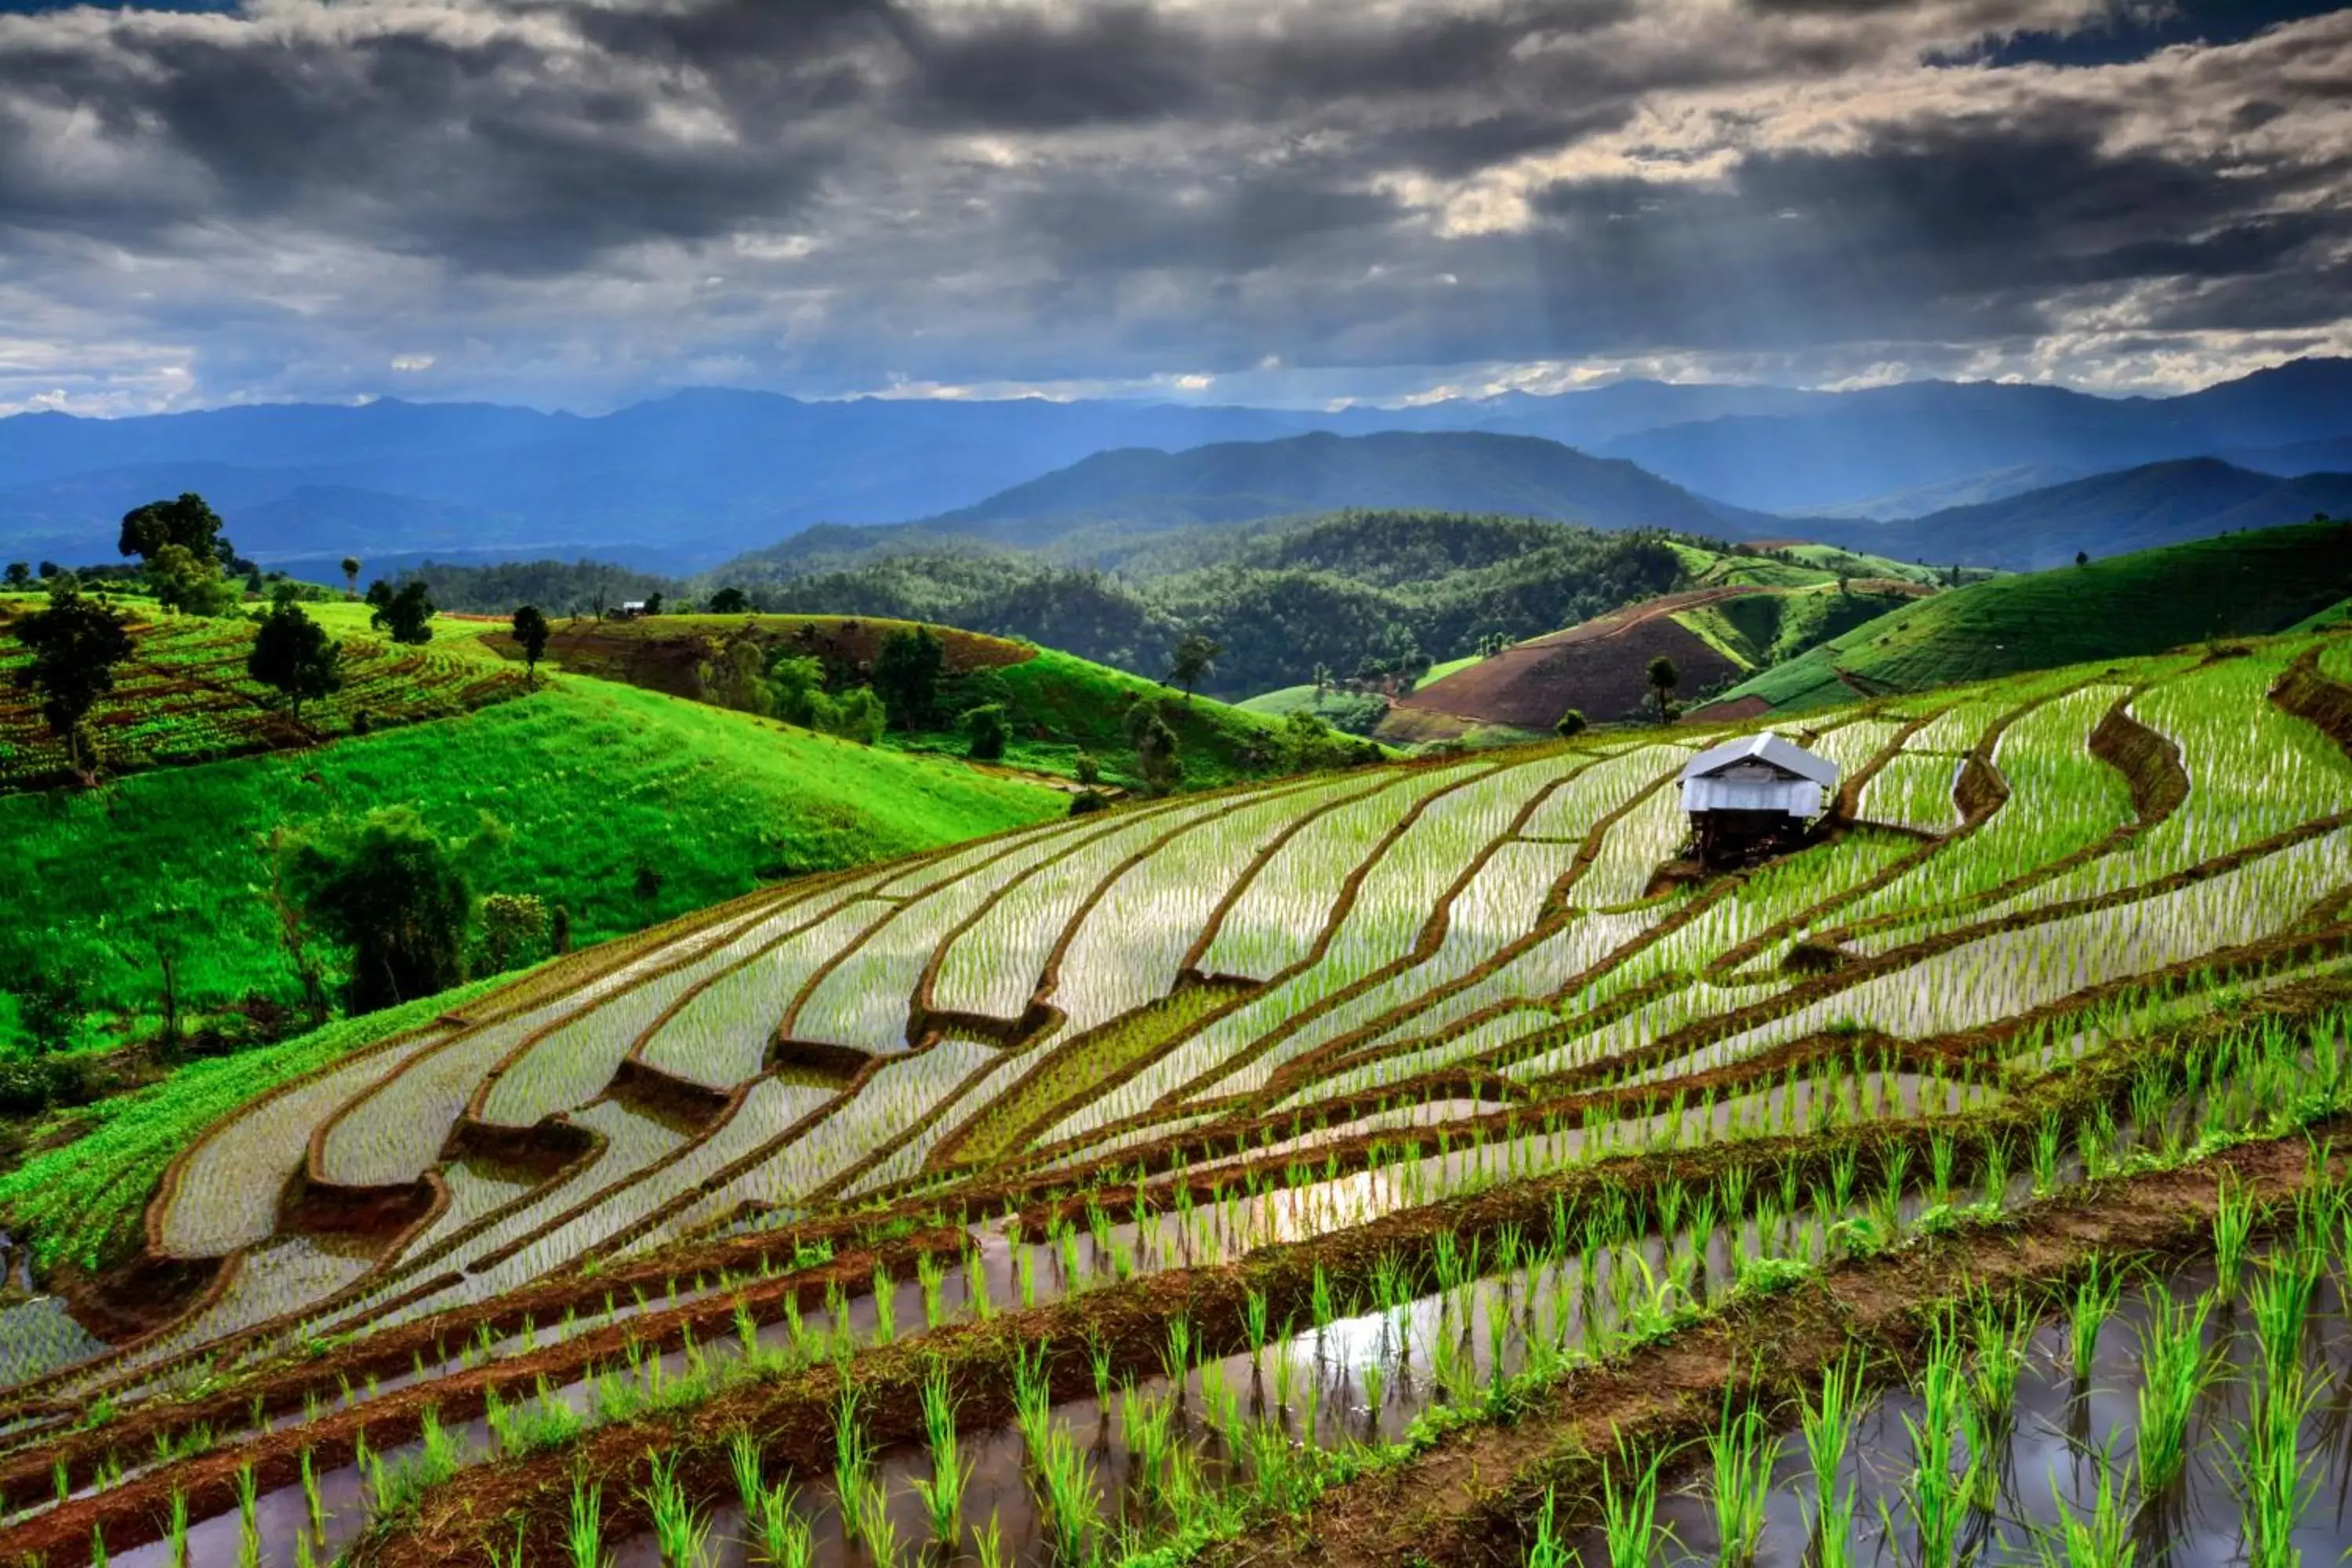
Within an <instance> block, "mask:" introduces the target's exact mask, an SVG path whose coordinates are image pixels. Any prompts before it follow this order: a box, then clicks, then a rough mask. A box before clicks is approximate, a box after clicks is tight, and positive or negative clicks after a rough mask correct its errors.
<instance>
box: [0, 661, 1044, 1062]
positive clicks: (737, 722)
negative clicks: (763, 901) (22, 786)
mask: <svg viewBox="0 0 2352 1568" xmlns="http://www.w3.org/2000/svg"><path fill="white" fill-rule="evenodd" d="M398 803H407V804H413V805H415V806H416V807H417V808H418V809H419V810H420V811H421V812H422V813H423V815H424V816H425V818H426V819H427V821H428V822H429V823H431V825H432V826H435V827H436V829H439V830H441V831H443V832H445V833H448V834H452V835H461V834H470V833H472V832H473V831H474V830H475V828H476V827H477V826H478V823H479V820H480V818H481V816H483V814H485V813H488V815H489V816H492V817H495V818H496V819H497V820H498V821H499V823H501V824H502V825H503V826H504V827H505V829H506V832H507V837H506V839H505V841H504V843H503V844H501V845H499V846H498V847H495V848H491V849H488V850H487V851H485V852H484V853H483V854H482V856H481V858H480V859H479V860H478V863H477V864H475V865H474V866H473V867H471V868H470V869H471V872H472V877H473V881H474V885H475V889H476V891H477V892H480V893H489V892H511V893H535V894H537V895H538V896H539V897H540V898H541V899H542V900H545V901H546V902H547V903H548V904H549V905H551V906H552V905H557V904H561V905H562V906H563V907H565V908H566V909H568V910H570V911H571V914H572V931H573V935H574V939H575V940H576V941H578V942H593V941H595V940H598V939H600V938H603V937H607V936H613V935H617V934H619V933H622V932H625V931H635V930H637V929H639V928H640V927H643V926H646V925H648V924H651V923H653V922H654V921H659V920H663V919H666V918H667V917H669V916H671V915H675V914H677V913H679V912H681V911H683V910H693V909H698V908H700V907H702V906H704V905H707V904H709V903H711V902H713V901H715V900H719V899H724V898H727V897H730V896H731V895H734V894H737V893H740V892H744V891H746V890H748V889H751V888H752V887H754V886H756V885H757V884H758V883H760V882H761V881H762V880H769V879H776V878H780V877H789V876H794V875H798V874H800V873H802V872H806V871H813V870H821V869H826V868H833V867H838V866H846V865H850V864H853V863H856V862H858V861H862V860H870V859H874V858H878V857H882V856H888V855H898V854H903V853H906V852H908V851H909V850H915V849H922V848H928V847H931V846H934V845H939V844H945V843H950V842H952V841H954V840H957V839H961V838H969V837H973V836H975V835H978V834H983V833H989V832H992V831H995V830H997V829H1000V828H1003V827H1009V826H1014V825H1016V824H1019V823H1024V822H1033V821H1036V820H1039V819H1041V818H1045V817H1049V816H1056V815H1058V814H1060V813H1061V812H1063V811H1064V810H1066V804H1067V803H1066V799H1065V797H1064V796H1062V795H1059V794H1056V793H1055V792H1052V791H1049V790H1045V789H1041V788H1037V787H1035V786H1034V785H1030V784H1024V783H1020V782H1017V781H1013V780H1007V779H1000V778H993V777H990V776H987V775H985V774H983V773H979V772H977V771H975V770H973V769H971V768H970V767H967V766H964V765H962V764H961V763H951V762H946V761H940V760H935V759H930V758H919V757H908V756H902V755H899V754H897V753H895V752H888V751H884V750H878V749H875V748H869V747H866V746H860V745H856V744H855V743H853V742H846V741H838V740H834V739H831V738H828V737H825V736H821V735H813V734H810V733H808V732H806V731H794V730H790V729H787V728H785V727H783V726H782V725H778V724H774V723H772V722H769V721H763V720H759V719H755V718H752V717H750V716H748V715H745V714H740V713H730V712H725V711H722V710H718V709H713V708H707V707H702V706H699V705H697V704H693V703H687V702H680V701H677V700H673V699H671V698H667V697H664V696H661V695H658V694H656V693H653V692H646V691H640V690H636V689H632V688H629V687H626V686H620V685H614V684H610V683H607V682H604V681H599V680H593V679H587V678H584V677H580V676H565V677H563V678H562V679H561V680H560V681H559V682H558V683H557V684H556V685H554V686H553V687H552V688H543V689H541V690H540V691H539V692H538V693H537V694H535V695H532V696H529V697H525V698H522V699H520V700H516V701H512V702H507V703H501V704H499V706H497V707H495V708H490V709H486V710H482V711H480V712H478V713H473V714H469V715H467V716H464V717H460V718H454V719H446V720H440V721H435V722H432V723H429V724H419V725H415V726H412V727H410V728H407V729H404V730H399V731H392V732H390V733H385V734H376V735H370V736H367V737H364V738H357V739H352V740H347V741H340V742H335V743H334V744H332V745H329V746H324V747H320V748H316V749H313V750H310V751H306V752H300V753H295V754H273V755H266V756H257V757H248V758H241V759H237V760H234V761H228V762H222V763H206V764H204V765H201V766H195V767H188V768H178V769H173V770H171V771H169V772H166V773H143V774H138V775H134V776H132V777H130V778H126V779H123V780H121V781H120V782H119V783H115V784H110V785H108V786H106V787H105V788H103V789H100V790H95V791H89V792H82V793H73V792H50V793H47V794H44V795H16V796H13V797H8V798H5V799H0V843H5V844H6V846H7V851H6V854H7V863H8V873H9V877H10V879H11V882H12V885H14V886H15V887H16V888H17V889H19V890H20V891H21V892H23V893H24V894H25V896H23V897H15V898H11V899H9V900H6V902H5V914H0V953H5V954H6V955H8V956H9V958H10V960H11V962H12V963H15V964H37V965H41V966H45V967H49V968H52V969H54V970H56V971H58V972H60V973H65V974H68V975H70V976H72V977H74V979H75V980H76V981H77V982H78V983H79V985H80V986H81V987H82V988H83V992H84V994H85V996H86V998H87V1000H88V1001H89V1002H90V1003H91V1004H92V1005H95V1006H96V1007H98V1008H100V1009H101V1010H102V1011H101V1016H100V1019H99V1020H97V1021H96V1022H95V1023H94V1024H93V1026H91V1028H90V1036H91V1037H92V1040H93V1043H96V1042H97V1041H100V1040H102V1039H104V1038H106V1037H110V1036H111V1034H112V1033H113V1031H114V1030H116V1029H119V1028H121V1027H123V1026H131V1025H132V1024H135V1023H137V1022H140V1021H141V1020H142V1019H143V1018H145V1017H146V1016H149V1015H151V1014H152V1012H153V1011H154V1009H155V1008H156V1005H157V1002H156V998H157V994H158V990H159V986H160V977H159V969H158V959H157V954H156V952H155V948H154V940H153V939H154V936H155V935H156V934H157V932H158V931H160V932H161V933H162V934H163V936H164V938H165V939H166V940H167V941H170V942H174V943H175V944H176V946H177V948H178V954H179V963H180V988H181V991H182V994H183V995H184V998H185V999H186V1004H185V1005H189V1006H192V1007H194V1008H196V1009H205V1008H217V1007H221V1006H224V1005H227V1004H230V1003H232V1002H236V1001H239V1000H241V999H243V998H246V997H247V996H248V995H252V996H258V997H261V998H264V999H267V1000H269V1001H272V1002H277V1003H290V1002H292V1001H294V1000H297V999H299V994H300V992H299V985H298V984H296V980H295V977H294V975H293V973H292V972H291V970H290V969H289V966H288V964H287V962H286V960H285V959H284V958H283V957H282V956H281V954H280V952H279V949H278V942H277V940H276V936H275V927H274V922H273V920H272V917H271V915H270V913H269V911H268V909H266V908H265V907H264V905H263V904H262V902H261V900H259V899H258V898H257V897H256V896H255V895H254V893H253V892H252V891H250V889H252V888H253V887H254V886H255V885H256V884H258V883H261V882H264V881H266V880H267V868H266V866H265V863H264V861H263V858H262V857H261V855H260V853H259V852H258V850H257V841H258V840H259V838H260V837H262V836H263V835H266V834H268V832H269V831H270V830H271V829H273V828H275V827H278V826H298V825H300V824H303V823H308V822H313V821H317V820H319V819H320V818H322V817H326V816H331V815H333V814H336V813H345V814H350V815H354V816H356V815H358V814H361V813H363V812H365V811H367V810H369V809H370V808H372V807H375V806H380V805H393V804H398ZM0 1008H5V1009H6V1011H5V1012H0V1030H6V1031H11V1032H13V1029H14V1026H15V1023H14V1009H13V1007H9V1006H8V1005H7V1004H6V1003H0Z"/></svg>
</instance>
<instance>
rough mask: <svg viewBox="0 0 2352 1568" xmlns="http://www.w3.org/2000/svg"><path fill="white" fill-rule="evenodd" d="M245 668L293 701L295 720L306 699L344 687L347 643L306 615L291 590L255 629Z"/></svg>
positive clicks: (298, 721)
mask: <svg viewBox="0 0 2352 1568" xmlns="http://www.w3.org/2000/svg"><path fill="white" fill-rule="evenodd" d="M245 672H246V674H247V675H249V676H251V677H253V679H256V680H257V681H259V682H261V684H263V685H264V686H268V687H274V688H275V689H277V690H278V692H279V694H280V695H282V696H284V697H285V698H286V699H287V700H289V702H291V703H292V704H293V705H294V721H295V722H296V723H298V724H299V723H300V722H301V721H302V704H303V703H304V702H305V701H307V700H310V699H311V698H313V697H327V696H331V695H332V694H334V693H335V692H338V691H341V689H343V645H342V644H341V643H339V642H337V641H335V640H334V639H333V638H332V637H329V636H328V635H327V631H326V628H325V627H324V626H320V625H319V623H318V622H316V621H314V620H312V619H311V618H310V616H306V615H304V614H303V613H302V606H301V605H298V604H296V603H295V602H294V600H293V597H292V596H291V595H286V596H283V597H281V598H279V599H278V603H276V604H275V605H271V606H270V608H269V613H268V615H266V616H262V617H261V625H260V626H257V627H256V628H255V629H254V633H253V651H252V652H250V653H248V654H247V655H246V656H245Z"/></svg>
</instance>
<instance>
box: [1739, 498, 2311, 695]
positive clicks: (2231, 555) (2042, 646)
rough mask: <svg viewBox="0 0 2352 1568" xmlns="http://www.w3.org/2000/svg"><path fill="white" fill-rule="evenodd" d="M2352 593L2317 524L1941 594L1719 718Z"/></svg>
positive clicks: (2150, 637) (1744, 689) (2280, 614)
mask: <svg viewBox="0 0 2352 1568" xmlns="http://www.w3.org/2000/svg"><path fill="white" fill-rule="evenodd" d="M2347 592H2352V524H2347V523H2343V522H2310V523H2302V524H2298V525H2296V526H2294V527H2291V528H2275V529H2268V530H2265V531H2261V532H2257V533H2242V534H2233V535H2231V536H2230V537H2229V538H2227V539H2208V540H2200V541H2197V542H2193V543H2189V544H2178V545H2169V546H2167V547H2165V548H2163V549H2159V550H2148V551H2142V552H2138V553H2137V554H2133V555H2119V556H2116V557H2113V558H2111V559H2109V560H2105V561H2094V562H2092V563H2089V564H2088V565H2085V566H2062V567H2058V568H2056V569H2054V570H2053V571H2049V572H2039V573H2033V574H2028V575H2022V576H2013V577H1999V578H1995V579H1993V580H1991V581H1990V582H1985V583H1979V584H1975V585H1973V586H1970V587H1967V588H1961V589H1958V590H1955V591H1954V592H1951V593H1948V594H1940V595H1937V596H1936V597H1934V598H1932V599H1928V600H1925V601H1923V602H1922V603H1919V604H1916V605H1910V606H1908V607H1907V608H1905V609H1902V610H1900V611H1897V612H1896V613H1895V614H1894V615H1891V616H1886V617H1885V619H1883V620H1877V621H1873V622H1871V623H1870V624H1868V625H1866V626H1860V627H1857V628H1855V629H1853V630H1852V631H1849V632H1846V633H1845V634H1844V635H1843V636H1841V637H1835V638H1833V639H1832V640H1831V641H1829V642H1827V643H1825V644H1823V645H1822V647H1817V648H1815V649H1813V650H1812V651H1811V652H1810V653H1808V654H1806V655H1805V656H1803V657H1802V658H1797V659H1793V660H1791V661H1790V662H1789V663H1787V664H1784V665H1780V666H1779V667H1777V668H1772V669H1769V670H1766V671H1765V672H1763V673H1762V674H1761V675H1759V676H1758V677H1756V678H1755V679H1752V680H1748V681H1746V682H1744V683H1742V684H1741V685H1739V686H1738V687H1735V688H1733V689H1730V690H1728V691H1726V692H1724V693H1723V694H1722V696H1721V698H1720V699H1719V700H1718V705H1717V707H1715V708H1714V709H1711V711H1719V712H1723V713H1727V714H1736V713H1759V712H1766V711H1773V712H1780V711H1796V710H1805V709H1811V708H1820V707H1825V706H1829V705H1832V704H1835V703H1837V702H1841V701H1844V700H1849V699H1851V698H1852V697H1853V695H1855V694H1856V693H1858V692H1859V693H1865V694H1874V693H1878V692H1885V691H1920V690H1925V689H1928V688H1930V687H1935V686H1942V685H1948V684H1951V683H1953V682H1957V681H1966V680H1981V679H1988V678H1990V677H1993V676H1999V675H2005V674H2009V673H2011V672H2012V671H2016V670H2026V669H2047V668H2054V667H2056V666H2059V665H2065V664H2074V663H2079V662H2082V661H2084V660H2089V659H2097V658H2122V657H2125V656H2127V655H2131V654H2143V653H2152V652H2155V651H2158V650H2159V649H2162V648H2168V647H2179V646H2180V645H2182V644H2184V643H2192V642H2197V641H2200V640H2202V639H2204V638H2208V637H2233V636H2242V635H2247V634H2252V633H2265V632H2275V631H2280V630H2283V629H2284V628H2286V627H2288V626H2294V624H2296V623H2297V622H2299V621H2302V620H2303V619H2304V618H2305V616H2310V615H2312V614H2313V613H2314V612H2315V611H2318V610H2322V609H2324V608H2325V607H2326V606H2327V605H2332V604H2334V603H2335V602H2336V601H2337V600H2340V599H2342V598H2343V597H2344V596H2345V595H2346V594H2347Z"/></svg>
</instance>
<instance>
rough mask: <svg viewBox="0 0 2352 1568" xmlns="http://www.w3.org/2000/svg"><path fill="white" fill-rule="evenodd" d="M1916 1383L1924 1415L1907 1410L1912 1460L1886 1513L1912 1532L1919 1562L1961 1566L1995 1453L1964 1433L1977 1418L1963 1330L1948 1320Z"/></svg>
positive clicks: (1926, 1567)
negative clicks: (1954, 1329) (1981, 1448)
mask: <svg viewBox="0 0 2352 1568" xmlns="http://www.w3.org/2000/svg"><path fill="white" fill-rule="evenodd" d="M1913 1388H1914V1392H1915V1393H1916V1394H1917V1395H1918V1399H1919V1415H1918V1416H1917V1418H1916V1419H1915V1418H1913V1417H1912V1416H1911V1415H1908V1414H1906V1415H1904V1417H1903V1426H1904V1429H1905V1431H1906V1433H1907V1434H1908V1436H1909V1438H1910V1447H1911V1468H1910V1470H1909V1471H1908V1474H1907V1479H1906V1484H1905V1485H1904V1486H1903V1488H1902V1489H1901V1490H1900V1491H1899V1493H1898V1496H1897V1501H1896V1503H1895V1505H1894V1506H1892V1507H1890V1506H1889V1505H1888V1504H1887V1503H1886V1502H1885V1501H1884V1500H1882V1501H1880V1503H1879V1505H1878V1510H1879V1520H1880V1522H1881V1524H1882V1526H1883V1527H1884V1528H1885V1531H1886V1533H1887V1535H1888V1536H1889V1537H1890V1538H1899V1537H1903V1536H1907V1537H1908V1538H1909V1540H1910V1541H1911V1542H1912V1552H1913V1561H1914V1562H1915V1563H1917V1564H1918V1568H1956V1565H1957V1564H1958V1563H1960V1562H1961V1561H1962V1556H1963V1554H1962V1544H1963V1542H1964V1539H1965V1538H1966V1535H1967V1532H1968V1530H1969V1523H1970V1521H1971V1520H1972V1519H1973V1518H1974V1517H1975V1516H1976V1502H1977V1500H1978V1498H1979V1490H1980V1476H1981V1472H1982V1471H1983V1468H1984V1466H1985V1463H1986V1458H1987V1456H1986V1455H1985V1454H1984V1453H1982V1452H1981V1451H1979V1449H1977V1448H1976V1447H1973V1446H1971V1445H1969V1444H1967V1443H1965V1442H1964V1441H1963V1437H1964V1435H1965V1434H1966V1432H1967V1431H1968V1428H1969V1418H1970V1412H1969V1388H1968V1377H1967V1373H1966V1371H1965V1370H1964V1368H1963V1366H1962V1364H1961V1347H1960V1344H1959V1341H1958V1336H1957V1335H1956V1334H1955V1333H1953V1332H1952V1331H1951V1330H1950V1329H1949V1327H1948V1325H1944V1324H1938V1325H1937V1328H1936V1331H1935V1332H1934V1335H1933V1337H1932V1338H1931V1339H1930V1341H1929V1342H1928V1349H1927V1361H1926V1363H1924V1364H1923V1365H1922V1367H1921V1368H1920V1373H1919V1376H1918V1378H1917V1379H1916V1381H1915V1383H1914V1384H1913ZM1898 1510H1899V1512H1898Z"/></svg>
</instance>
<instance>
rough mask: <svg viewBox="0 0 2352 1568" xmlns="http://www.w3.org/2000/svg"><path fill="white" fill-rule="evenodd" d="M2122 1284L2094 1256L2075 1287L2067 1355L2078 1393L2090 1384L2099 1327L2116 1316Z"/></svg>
mask: <svg viewBox="0 0 2352 1568" xmlns="http://www.w3.org/2000/svg"><path fill="white" fill-rule="evenodd" d="M2122 1294H2123V1286H2122V1283H2121V1281H2119V1280H2118V1279H2116V1276H2115V1272H2114V1270H2113V1269H2112V1268H2105V1269H2103V1268H2102V1267H2101V1265H2100V1262H2099V1259H2098V1258H2092V1259H2091V1265H2090V1268H2088V1269H2087V1270H2085V1271H2084V1275H2083V1279H2082V1281H2081V1282H2080V1283H2079V1284H2077V1285H2076V1286H2075V1287H2074V1300H2073V1302H2072V1303H2071V1305H2070V1306H2069V1307H2068V1309H2067V1313H2066V1350H2067V1356H2068V1359H2069V1360H2070V1362H2071V1363H2072V1364H2073V1366H2074V1387H2075V1389H2076V1391H2077V1393H2078V1394H2080V1393H2082V1392H2084V1391H2086V1390H2087V1389H2088V1388H2089V1387H2090V1384H2091V1367H2092V1363H2093V1362H2094V1360H2095V1357H2096V1356H2097V1355H2098V1351H2099V1330H2100V1329H2101V1328H2103V1327H2104V1326H2105V1323H2106V1321H2107V1320H2108V1319H2109V1318H2111V1317H2113V1316H2115V1312H2116V1301H2117V1300H2119V1299H2120V1298H2121V1297H2122Z"/></svg>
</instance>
